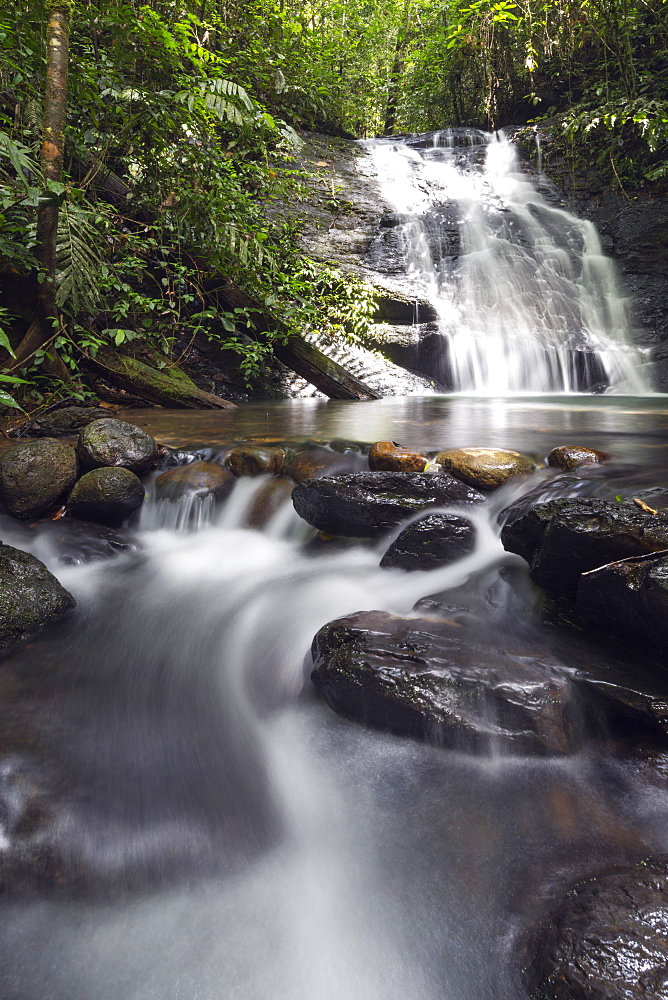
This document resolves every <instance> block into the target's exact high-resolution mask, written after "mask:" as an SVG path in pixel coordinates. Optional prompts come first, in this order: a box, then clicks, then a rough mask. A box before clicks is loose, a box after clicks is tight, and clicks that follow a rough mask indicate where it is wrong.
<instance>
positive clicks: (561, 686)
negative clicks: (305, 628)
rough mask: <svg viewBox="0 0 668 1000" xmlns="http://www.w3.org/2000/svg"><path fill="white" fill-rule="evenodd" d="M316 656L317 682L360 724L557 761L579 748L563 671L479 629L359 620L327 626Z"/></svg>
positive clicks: (378, 616)
mask: <svg viewBox="0 0 668 1000" xmlns="http://www.w3.org/2000/svg"><path fill="white" fill-rule="evenodd" d="M312 652H313V662H314V667H313V673H312V675H311V676H312V680H313V683H314V684H315V685H316V687H317V688H318V689H319V690H320V691H321V692H322V694H323V696H324V698H325V700H326V701H327V703H328V704H329V705H330V707H331V708H333V709H334V711H335V712H338V713H339V714H340V715H344V716H347V717H348V718H352V719H355V720H356V721H358V722H362V723H365V724H367V725H370V726H374V727H376V728H380V729H386V730H389V731H390V732H393V733H397V734H399V735H406V736H414V737H417V738H418V739H422V740H427V741H429V742H433V743H437V744H439V745H442V746H448V747H451V746H463V747H466V748H470V747H475V748H484V749H486V750H489V749H490V748H491V747H494V746H499V747H502V748H503V749H504V750H506V751H509V750H510V751H512V752H518V753H520V752H522V753H524V752H536V753H543V754H561V753H568V752H570V751H572V750H573V749H574V745H575V743H576V742H577V739H578V736H577V734H578V702H577V699H575V698H574V697H573V689H572V687H571V685H570V683H569V680H568V677H567V674H566V672H565V671H563V670H562V669H561V667H560V664H558V663H556V662H553V661H551V660H550V659H549V658H548V657H546V656H545V655H543V654H542V653H541V654H538V653H535V654H534V655H531V654H529V653H528V651H527V650H526V648H525V647H524V646H521V650H520V647H518V644H517V643H516V642H513V640H512V639H511V638H508V639H507V641H505V639H504V641H502V642H497V643H496V645H494V644H492V642H490V641H489V637H485V636H484V635H482V634H481V630H480V627H479V624H476V622H475V621H473V622H472V623H470V624H467V622H466V620H464V621H462V620H456V619H453V618H447V619H442V620H439V619H437V618H431V617H429V618H426V617H423V618H398V617H395V616H393V615H390V614H386V613H384V612H381V611H370V612H360V613H358V614H353V615H348V616H347V617H345V618H339V619H338V620H336V621H333V622H330V623H329V624H328V625H325V627H324V628H322V629H321V630H320V631H319V632H318V634H317V635H316V637H315V639H314V641H313V650H312ZM518 652H521V655H518Z"/></svg>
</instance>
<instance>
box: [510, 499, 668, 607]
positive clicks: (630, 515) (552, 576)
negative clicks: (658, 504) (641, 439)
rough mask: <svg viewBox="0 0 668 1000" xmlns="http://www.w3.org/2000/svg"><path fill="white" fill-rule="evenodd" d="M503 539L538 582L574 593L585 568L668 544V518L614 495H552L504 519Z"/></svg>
mask: <svg viewBox="0 0 668 1000" xmlns="http://www.w3.org/2000/svg"><path fill="white" fill-rule="evenodd" d="M501 540H502V542H503V545H504V547H505V548H506V549H507V550H508V551H510V552H516V553H517V554H518V555H520V556H522V557H523V558H524V559H526V561H527V562H528V563H529V567H530V573H531V578H532V579H533V580H534V582H535V583H537V584H538V585H539V586H540V587H544V588H545V589H546V590H549V591H553V592H555V593H563V594H568V595H569V596H574V595H575V591H576V589H577V586H578V582H579V579H580V574H581V573H586V572H587V571H588V570H591V569H596V568H598V567H599V566H604V565H605V564H606V563H609V562H615V561H617V560H619V559H626V558H628V557H630V556H640V555H647V554H648V553H651V552H659V551H660V550H661V549H665V548H668V517H666V516H665V515H661V514H648V513H647V512H645V511H643V510H641V509H640V508H639V507H637V506H636V505H635V504H634V503H627V502H618V501H614V500H596V499H584V498H583V499H578V500H551V501H550V502H549V503H544V504H538V505H537V506H536V507H534V508H533V509H532V510H530V511H528V512H527V513H525V514H523V515H522V516H520V517H519V518H517V519H516V520H515V521H513V522H512V523H508V524H506V526H505V527H504V528H503V531H502V532H501Z"/></svg>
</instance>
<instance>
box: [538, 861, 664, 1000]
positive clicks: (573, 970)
mask: <svg viewBox="0 0 668 1000" xmlns="http://www.w3.org/2000/svg"><path fill="white" fill-rule="evenodd" d="M534 946H535V948H536V955H535V956H531V957H530V964H529V967H528V971H527V979H528V986H529V989H530V990H531V995H532V997H533V998H535V1000H665V998H666V997H668V859H667V858H666V857H665V856H664V857H660V858H652V859H649V860H648V861H646V862H643V863H642V864H639V865H635V866H634V867H631V868H626V869H622V870H621V871H616V872H612V873H608V874H603V875H601V876H600V877H598V878H593V879H590V880H588V881H586V882H582V883H580V884H579V885H576V886H574V887H573V888H572V889H571V890H570V892H569V893H568V896H567V897H566V898H565V899H564V901H563V903H562V904H561V906H560V907H559V908H558V909H557V911H556V912H555V914H554V915H553V916H552V918H551V920H549V921H547V922H546V923H545V925H544V926H543V927H542V928H541V930H540V931H539V932H538V933H537V935H536V940H535V942H534Z"/></svg>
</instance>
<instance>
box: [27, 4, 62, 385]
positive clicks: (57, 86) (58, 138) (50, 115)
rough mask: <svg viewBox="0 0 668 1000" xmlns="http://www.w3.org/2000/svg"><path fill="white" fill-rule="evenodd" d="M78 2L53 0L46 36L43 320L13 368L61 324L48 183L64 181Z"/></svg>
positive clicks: (40, 215) (40, 236)
mask: <svg viewBox="0 0 668 1000" xmlns="http://www.w3.org/2000/svg"><path fill="white" fill-rule="evenodd" d="M73 7H74V0H54V2H52V3H51V4H50V5H49V8H48V21H47V33H46V53H47V54H46V85H45V88H44V134H43V138H42V153H41V166H42V172H43V174H44V186H45V192H44V193H45V195H46V196H47V197H45V198H44V199H43V201H42V202H41V203H40V206H39V209H38V211H37V251H36V257H37V260H38V261H39V266H40V285H39V291H38V303H39V318H38V322H37V323H34V324H32V326H31V327H30V329H29V330H28V332H27V334H26V335H25V337H24V338H23V340H22V341H21V343H20V344H19V346H18V348H17V349H16V360H15V362H14V366H16V364H17V363H18V362H20V361H23V360H25V359H26V358H28V357H29V356H30V355H31V354H33V353H34V352H35V351H37V350H39V348H40V347H42V346H43V345H44V344H46V343H47V341H49V340H50V339H51V337H52V336H53V334H54V329H55V327H56V325H57V323H58V319H59V314H58V306H57V304H56V244H57V236H58V198H57V195H56V193H55V192H53V191H52V194H51V197H48V194H49V182H51V183H53V182H56V183H60V182H62V179H63V156H64V152H65V121H66V116H67V70H68V62H69V37H70V18H71V16H72V9H73ZM50 354H52V355H53V360H52V362H51V371H52V374H56V375H58V376H59V377H60V378H63V377H65V376H66V375H67V368H66V367H65V365H64V364H63V363H62V361H61V360H60V358H58V356H57V354H56V353H55V351H52V352H50Z"/></svg>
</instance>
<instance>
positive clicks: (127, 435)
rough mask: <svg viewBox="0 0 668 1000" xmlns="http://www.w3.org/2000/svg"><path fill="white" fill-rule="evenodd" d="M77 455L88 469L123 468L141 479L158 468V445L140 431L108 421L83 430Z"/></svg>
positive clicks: (131, 426) (133, 427) (120, 421)
mask: <svg viewBox="0 0 668 1000" xmlns="http://www.w3.org/2000/svg"><path fill="white" fill-rule="evenodd" d="M77 454H78V455H79V458H80V459H81V461H82V463H83V465H85V466H86V468H88V469H97V468H100V467H103V466H106V467H113V468H124V469H129V470H130V472H135V473H137V474H138V475H140V474H141V473H142V472H148V470H149V469H152V468H153V467H154V465H155V464H156V462H157V460H158V445H157V442H156V441H155V438H152V437H151V435H150V434H147V433H146V431H143V430H142V429H141V427H136V426H135V424H128V423H125V421H123V420H114V419H113V418H112V417H108V418H105V419H103V420H94V421H93V422H92V423H91V424H88V426H87V427H84V428H83V430H82V431H81V433H80V434H79V439H78V441H77Z"/></svg>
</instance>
